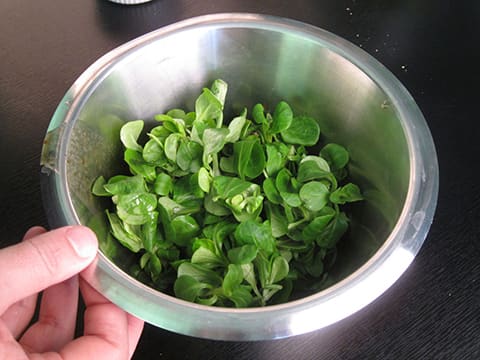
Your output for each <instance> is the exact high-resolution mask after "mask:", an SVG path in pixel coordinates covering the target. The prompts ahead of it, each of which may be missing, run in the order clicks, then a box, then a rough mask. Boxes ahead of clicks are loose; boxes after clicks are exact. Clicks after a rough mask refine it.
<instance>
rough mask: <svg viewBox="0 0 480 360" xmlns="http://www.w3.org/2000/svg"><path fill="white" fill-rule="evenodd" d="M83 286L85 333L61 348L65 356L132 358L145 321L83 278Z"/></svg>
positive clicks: (81, 283)
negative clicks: (125, 309)
mask: <svg viewBox="0 0 480 360" xmlns="http://www.w3.org/2000/svg"><path fill="white" fill-rule="evenodd" d="M80 289H81V291H82V295H83V298H84V301H85V305H86V310H85V315H84V336H82V337H80V338H78V339H75V340H74V341H73V342H71V343H69V344H67V345H66V346H65V347H64V348H63V349H62V350H61V351H60V354H61V355H62V357H63V359H66V360H68V359H83V358H85V359H87V358H89V357H93V358H100V359H129V358H130V357H131V356H132V354H133V350H134V349H135V346H136V344H137V341H138V338H139V336H140V333H141V331H142V328H143V322H142V321H141V320H138V319H136V318H134V317H132V316H130V315H128V314H127V313H126V312H124V311H123V310H121V309H120V308H118V307H117V306H115V305H114V304H112V303H111V302H109V301H108V300H107V299H106V298H105V297H103V296H102V295H101V294H99V293H98V292H97V291H96V290H95V289H93V288H92V287H91V286H90V285H89V284H87V283H86V282H85V281H84V280H83V279H80Z"/></svg>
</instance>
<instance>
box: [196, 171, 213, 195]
mask: <svg viewBox="0 0 480 360" xmlns="http://www.w3.org/2000/svg"><path fill="white" fill-rule="evenodd" d="M198 186H200V189H202V190H203V191H204V192H206V193H209V192H210V175H209V174H208V171H207V169H205V168H204V167H201V168H200V170H198Z"/></svg>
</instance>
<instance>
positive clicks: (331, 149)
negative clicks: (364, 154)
mask: <svg viewBox="0 0 480 360" xmlns="http://www.w3.org/2000/svg"><path fill="white" fill-rule="evenodd" d="M320 156H321V157H322V158H324V159H325V160H326V161H327V162H328V164H329V165H330V168H331V169H332V170H340V169H343V168H344V167H345V166H346V165H347V164H348V161H349V160H350V156H349V154H348V151H347V150H346V149H345V148H344V147H343V146H341V145H338V144H333V143H330V144H327V145H325V146H324V147H323V148H322V150H320Z"/></svg>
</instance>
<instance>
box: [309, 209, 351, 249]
mask: <svg viewBox="0 0 480 360" xmlns="http://www.w3.org/2000/svg"><path fill="white" fill-rule="evenodd" d="M347 230H348V218H347V216H346V215H345V213H343V212H341V213H339V214H338V215H337V216H335V217H334V218H333V219H332V221H330V223H329V224H328V226H327V227H326V228H325V229H324V230H323V231H322V232H321V233H320V234H319V236H318V238H317V239H316V243H317V245H318V246H320V247H323V248H327V249H331V248H333V247H334V246H335V245H336V244H337V243H338V241H339V240H340V239H341V237H342V236H343V235H344V234H345V232H346V231H347Z"/></svg>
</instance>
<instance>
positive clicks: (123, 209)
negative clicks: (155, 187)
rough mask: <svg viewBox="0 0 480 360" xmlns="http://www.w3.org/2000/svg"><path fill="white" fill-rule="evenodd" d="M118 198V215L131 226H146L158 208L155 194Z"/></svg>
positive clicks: (119, 196) (129, 195)
mask: <svg viewBox="0 0 480 360" xmlns="http://www.w3.org/2000/svg"><path fill="white" fill-rule="evenodd" d="M117 196H118V201H117V214H118V216H119V217H120V219H122V220H123V221H124V222H126V223H128V224H130V225H142V224H145V223H146V222H147V221H149V220H150V219H151V212H152V211H154V210H155V209H156V207H157V197H156V196H155V195H154V194H150V193H132V194H124V195H117Z"/></svg>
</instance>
